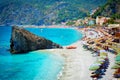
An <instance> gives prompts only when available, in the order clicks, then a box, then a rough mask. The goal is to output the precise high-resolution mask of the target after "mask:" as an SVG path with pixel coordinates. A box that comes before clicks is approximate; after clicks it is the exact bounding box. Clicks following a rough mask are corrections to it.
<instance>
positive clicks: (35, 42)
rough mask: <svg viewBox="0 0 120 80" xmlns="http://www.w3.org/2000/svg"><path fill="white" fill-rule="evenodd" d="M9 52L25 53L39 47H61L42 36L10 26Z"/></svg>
mask: <svg viewBox="0 0 120 80" xmlns="http://www.w3.org/2000/svg"><path fill="white" fill-rule="evenodd" d="M10 43H11V44H10V51H11V53H26V52H29V51H34V50H39V49H52V48H62V47H61V46H60V45H58V44H56V43H53V42H52V41H50V40H47V39H45V38H43V37H38V36H36V35H34V34H32V33H30V32H29V31H27V30H24V29H22V28H18V27H16V26H14V27H12V35H11V40H10Z"/></svg>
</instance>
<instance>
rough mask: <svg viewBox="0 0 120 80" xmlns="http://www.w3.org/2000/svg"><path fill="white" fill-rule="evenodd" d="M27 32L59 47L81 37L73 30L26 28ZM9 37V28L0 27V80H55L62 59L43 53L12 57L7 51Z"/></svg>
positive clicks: (33, 52) (36, 52)
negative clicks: (48, 40)
mask: <svg viewBox="0 0 120 80" xmlns="http://www.w3.org/2000/svg"><path fill="white" fill-rule="evenodd" d="M27 30H29V31H31V32H33V33H34V34H37V35H39V36H43V37H46V38H47V39H50V40H52V41H53V42H56V43H59V44H61V45H69V44H71V43H73V42H75V41H77V40H78V39H80V38H81V37H82V36H81V34H80V33H79V32H77V31H75V30H73V29H47V28H45V29H43V28H42V29H37V28H35V29H34V28H27ZM43 32H44V33H43ZM10 36H11V27H9V26H6V27H5V26H4V27H0V80H56V79H57V74H58V73H59V71H60V70H61V68H62V66H63V63H64V60H63V58H62V57H60V56H56V55H55V54H51V53H50V52H45V51H32V52H29V53H28V54H17V55H12V54H11V53H10V52H9V51H8V49H9V45H10ZM64 38H67V39H64ZM73 38H74V39H73Z"/></svg>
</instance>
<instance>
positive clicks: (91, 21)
mask: <svg viewBox="0 0 120 80" xmlns="http://www.w3.org/2000/svg"><path fill="white" fill-rule="evenodd" d="M84 23H85V24H87V25H88V26H92V25H94V24H95V19H93V18H91V17H86V18H85V20H84Z"/></svg>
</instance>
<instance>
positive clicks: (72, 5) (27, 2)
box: [0, 0, 106, 25]
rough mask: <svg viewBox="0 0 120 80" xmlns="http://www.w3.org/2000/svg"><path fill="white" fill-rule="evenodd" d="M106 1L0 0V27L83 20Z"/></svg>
mask: <svg viewBox="0 0 120 80" xmlns="http://www.w3.org/2000/svg"><path fill="white" fill-rule="evenodd" d="M105 2H106V0H24V1H23V0H0V25H2V24H6V25H12V24H22V25H23V24H35V25H42V24H46V25H49V24H53V23H60V22H65V21H67V20H72V19H78V18H83V17H85V16H87V14H88V13H89V11H90V10H92V9H95V8H96V7H98V6H101V5H103V4H105Z"/></svg>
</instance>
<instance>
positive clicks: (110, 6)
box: [93, 0, 120, 19]
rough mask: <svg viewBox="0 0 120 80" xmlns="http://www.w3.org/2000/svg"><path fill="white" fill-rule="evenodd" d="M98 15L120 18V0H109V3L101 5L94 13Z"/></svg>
mask: <svg viewBox="0 0 120 80" xmlns="http://www.w3.org/2000/svg"><path fill="white" fill-rule="evenodd" d="M96 16H106V17H111V18H113V19H120V0H108V1H107V3H106V4H105V5H103V6H101V7H100V8H99V9H98V10H97V11H96V12H95V14H94V15H93V17H94V18H95V17H96Z"/></svg>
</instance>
